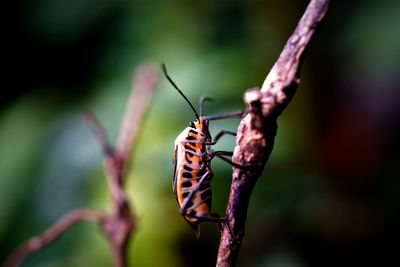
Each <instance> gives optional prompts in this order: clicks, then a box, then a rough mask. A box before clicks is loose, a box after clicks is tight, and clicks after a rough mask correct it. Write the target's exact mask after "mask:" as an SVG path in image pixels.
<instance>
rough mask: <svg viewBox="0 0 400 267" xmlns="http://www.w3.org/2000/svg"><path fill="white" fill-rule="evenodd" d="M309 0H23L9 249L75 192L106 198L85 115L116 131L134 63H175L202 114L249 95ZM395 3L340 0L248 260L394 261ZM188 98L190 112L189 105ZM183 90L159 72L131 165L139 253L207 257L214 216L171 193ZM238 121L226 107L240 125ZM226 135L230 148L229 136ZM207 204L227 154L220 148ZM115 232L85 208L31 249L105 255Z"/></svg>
mask: <svg viewBox="0 0 400 267" xmlns="http://www.w3.org/2000/svg"><path fill="white" fill-rule="evenodd" d="M307 3H308V1H303V0H297V1H294V0H290V1H289V0H284V1H277V0H271V1H257V0H253V1H218V2H216V1H178V0H176V1H161V0H157V1H151V2H150V1H128V0H118V1H116V0H30V1H27V0H25V1H24V0H16V1H8V2H6V3H4V6H3V8H2V11H3V13H4V16H2V20H3V23H2V25H3V27H2V30H3V31H2V32H3V34H2V40H3V45H4V46H3V49H1V53H2V65H3V67H2V69H3V72H2V73H3V75H2V76H3V78H2V84H3V86H2V93H1V94H0V104H1V105H0V147H1V150H0V262H1V261H3V259H4V258H5V257H6V256H7V255H9V254H10V253H11V251H12V250H13V249H14V248H15V247H16V246H17V245H18V244H19V243H21V242H22V241H23V240H26V239H27V238H28V237H30V236H32V235H34V234H38V233H40V232H41V231H43V230H44V229H46V228H47V227H48V226H49V225H51V224H52V223H53V222H54V221H55V220H57V218H59V217H60V216H62V215H63V214H65V213H66V212H68V211H70V210H72V209H74V208H79V207H89V208H98V209H101V210H106V209H107V208H108V204H107V203H108V202H107V201H108V195H107V189H106V184H105V180H104V179H105V178H104V175H103V173H102V167H101V153H100V150H99V148H98V147H97V144H96V143H95V141H94V138H93V137H92V136H91V134H90V133H89V131H88V130H87V129H86V127H85V125H84V124H83V123H82V121H81V117H80V114H81V113H82V111H84V110H91V111H93V112H94V113H95V114H96V115H97V117H98V118H99V120H100V121H101V122H102V124H103V125H104V127H105V128H106V130H107V132H108V134H109V136H110V137H111V138H114V139H115V137H116V135H117V132H118V129H119V128H118V127H119V122H120V119H121V116H122V114H123V111H124V106H125V102H126V99H127V97H128V95H129V91H130V85H131V79H132V71H133V69H134V67H135V66H137V65H138V64H140V63H143V62H146V63H153V64H156V65H159V64H160V63H161V62H165V63H166V64H167V67H168V69H169V72H170V75H171V76H172V77H173V79H174V80H175V82H176V83H177V84H178V85H179V86H180V87H181V88H182V89H183V90H184V91H185V93H186V94H187V96H188V97H189V98H190V99H191V100H192V101H193V102H195V103H196V102H197V99H198V98H199V96H200V95H207V96H210V97H213V98H214V99H215V101H214V102H210V103H207V106H206V113H207V114H218V113H223V112H227V111H232V110H237V109H240V108H243V103H242V94H243V92H244V90H245V89H246V88H250V87H253V86H261V84H262V82H263V80H264V78H265V76H266V74H267V73H268V70H269V69H270V68H271V66H272V64H273V62H274V61H275V59H276V58H277V56H278V55H279V52H280V51H281V49H282V47H283V45H284V43H285V41H286V40H287V38H288V36H289V35H290V34H291V32H292V31H293V29H294V27H295V25H296V23H297V21H298V19H299V18H300V16H301V15H302V13H303V11H304V9H305V7H306V5H307ZM399 11H400V2H398V1H396V0H382V1H379V2H376V1H372V0H367V1H351V3H350V1H347V2H346V1H335V0H333V1H332V4H331V7H330V9H329V11H328V15H327V17H326V19H325V20H324V22H323V24H322V25H320V26H319V28H318V30H317V32H316V34H315V36H314V40H313V42H312V44H311V46H310V47H309V49H308V51H307V54H306V57H305V61H304V65H303V69H302V73H301V79H302V82H301V84H300V87H299V90H298V92H297V94H296V96H295V97H294V99H293V101H292V103H291V104H290V105H289V106H288V108H287V109H286V110H285V111H284V113H283V114H282V116H281V117H280V119H279V121H278V123H279V129H278V134H277V138H276V144H275V148H274V151H273V153H272V156H271V159H270V161H269V162H268V164H267V166H266V169H265V172H264V174H263V176H262V177H261V178H260V180H259V183H258V184H257V186H256V188H255V191H254V194H253V196H252V200H251V203H250V207H249V216H248V220H247V226H246V227H247V228H246V236H245V239H244V241H243V245H242V249H241V252H240V255H239V262H238V266H268V267H270V266H285V267H286V266H367V265H368V266H369V265H374V266H385V265H388V264H389V263H390V264H391V265H396V263H397V264H398V262H399V260H398V256H397V254H396V253H397V252H398V249H397V247H398V246H396V244H397V243H398V240H399V239H398V238H399V230H398V226H399V222H400V220H399V207H398V206H399V200H400V196H399V193H400V189H399V188H400V183H399V178H400V176H399V171H398V166H399V163H400V157H399V152H398V151H399V149H400V147H399V142H398V136H399V127H398V124H399V121H400V118H399V117H400V115H399V114H400V112H399V109H400V79H399V69H400V34H399V30H398V28H399V26H400V16H399ZM183 114H184V115H183ZM193 119H194V116H193V115H192V114H191V112H190V109H189V107H188V106H187V104H186V103H185V101H183V99H181V98H180V97H179V95H177V93H176V92H175V91H174V90H172V88H171V86H170V85H169V84H168V83H167V82H166V81H165V79H163V80H162V83H161V84H160V86H159V88H158V91H157V93H156V96H155V99H154V102H153V105H152V107H151V110H150V113H149V116H148V117H147V120H146V123H145V124H144V125H143V129H142V130H143V135H142V138H141V139H140V140H139V144H138V148H137V151H136V152H135V155H134V157H133V162H132V168H131V171H130V172H129V175H128V181H127V191H128V194H129V197H130V199H131V201H132V203H133V206H134V209H135V212H136V214H137V217H138V223H139V226H138V229H137V232H136V233H135V235H134V237H133V239H132V242H131V244H130V246H129V261H130V263H131V265H134V266H212V265H213V264H214V262H215V256H216V249H217V246H218V229H217V226H216V225H213V224H207V223H205V224H202V236H201V237H200V239H199V240H197V239H196V238H195V237H194V235H193V233H192V232H191V230H190V228H189V227H188V226H187V224H186V222H185V221H184V220H183V219H182V218H181V217H180V216H179V213H178V208H177V206H176V203H175V200H174V198H173V196H172V189H171V180H172V164H171V158H172V153H173V141H174V139H175V137H176V136H177V135H178V134H179V132H180V131H181V130H183V128H184V127H186V125H187V123H188V121H190V120H193ZM236 126H237V121H235V120H233V121H231V120H230V121H218V122H213V123H212V125H211V131H212V133H214V134H215V133H216V132H218V130H219V129H222V128H224V129H230V130H233V129H235V127H236ZM233 144H234V143H233V140H231V139H230V138H226V139H223V141H222V142H221V144H220V145H219V148H222V149H226V150H231V149H232V147H233ZM213 167H214V169H215V178H214V180H213V194H214V206H213V210H214V211H215V212H219V213H220V214H223V213H224V209H225V203H226V199H227V196H228V190H229V179H230V167H229V166H226V165H225V164H224V163H221V162H220V161H218V159H216V160H215V161H214V162H213ZM110 265H111V254H110V250H109V247H108V244H107V242H106V241H105V239H104V238H103V237H102V236H101V234H100V233H99V231H98V230H97V229H96V226H94V225H93V224H91V223H87V224H82V225H79V226H77V227H75V228H74V229H72V230H71V231H69V232H68V233H67V234H66V235H65V236H63V237H62V238H61V239H60V240H58V241H57V242H56V243H54V244H53V245H51V246H50V247H48V248H46V249H44V250H42V251H40V252H39V253H36V254H34V255H32V256H31V257H29V258H28V259H27V261H26V262H25V263H24V264H23V266H110Z"/></svg>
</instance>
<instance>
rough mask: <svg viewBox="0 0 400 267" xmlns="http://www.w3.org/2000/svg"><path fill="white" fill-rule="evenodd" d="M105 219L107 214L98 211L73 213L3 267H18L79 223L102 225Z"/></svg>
mask: <svg viewBox="0 0 400 267" xmlns="http://www.w3.org/2000/svg"><path fill="white" fill-rule="evenodd" d="M105 218H106V216H105V214H103V213H101V212H99V211H97V210H88V209H80V210H76V211H72V212H70V213H68V214H67V215H65V216H64V217H62V218H61V219H59V221H58V222H56V223H55V224H54V225H53V226H51V227H50V228H49V229H47V230H46V231H44V232H43V233H42V234H40V235H38V236H34V237H32V238H30V239H29V240H28V241H26V242H25V243H23V244H22V245H20V246H19V247H18V248H17V249H16V250H15V251H14V253H13V254H11V255H10V257H9V258H8V259H7V261H6V262H4V263H3V264H4V265H3V267H12V266H18V265H19V264H20V263H22V261H23V260H24V259H25V258H26V257H27V256H28V255H29V254H31V253H33V252H35V251H38V250H40V249H42V248H44V247H45V246H47V245H49V244H51V243H52V242H54V241H55V240H56V239H58V238H59V237H61V236H62V235H63V234H64V233H66V232H67V231H68V230H69V229H70V228H72V227H73V226H74V225H75V224H77V223H80V222H84V221H94V222H97V223H99V224H101V223H102V222H103V221H104V220H105Z"/></svg>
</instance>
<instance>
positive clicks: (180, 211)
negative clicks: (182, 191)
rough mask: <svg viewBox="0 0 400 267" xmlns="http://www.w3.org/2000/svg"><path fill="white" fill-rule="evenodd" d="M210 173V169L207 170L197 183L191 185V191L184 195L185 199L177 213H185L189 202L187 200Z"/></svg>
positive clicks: (190, 198)
mask: <svg viewBox="0 0 400 267" xmlns="http://www.w3.org/2000/svg"><path fill="white" fill-rule="evenodd" d="M209 175H210V171H207V172H206V173H204V174H203V175H202V176H201V177H200V180H199V181H198V182H197V184H196V185H195V186H194V187H193V189H191V192H190V193H189V195H188V196H187V197H186V199H185V201H184V202H183V204H182V207H181V208H180V209H179V213H180V214H181V215H183V214H185V213H186V211H187V209H188V208H189V207H188V206H187V205H188V203H189V201H191V200H192V198H193V196H194V194H195V193H196V192H197V190H198V189H199V187H200V185H201V184H202V183H203V182H204V180H205V179H206V178H207V177H208V176H209Z"/></svg>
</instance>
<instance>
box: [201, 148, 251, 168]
mask: <svg viewBox="0 0 400 267" xmlns="http://www.w3.org/2000/svg"><path fill="white" fill-rule="evenodd" d="M232 155H233V152H232V151H213V150H211V151H210V152H209V153H208V157H209V160H210V161H211V160H212V159H213V158H214V157H218V158H220V159H222V160H223V161H225V162H226V163H228V164H230V165H232V166H233V167H235V168H238V169H244V167H243V166H242V165H239V164H237V163H234V162H232V160H230V159H227V158H225V157H224V156H232Z"/></svg>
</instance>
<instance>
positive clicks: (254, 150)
mask: <svg viewBox="0 0 400 267" xmlns="http://www.w3.org/2000/svg"><path fill="white" fill-rule="evenodd" d="M328 4H329V0H311V1H310V3H309V5H308V7H307V9H306V11H305V13H304V15H303V17H302V18H301V19H300V21H299V23H298V25H297V27H296V29H295V30H294V32H293V34H292V35H291V36H290V38H289V40H288V41H287V43H286V45H285V47H284V48H283V50H282V52H281V54H280V56H279V58H278V59H277V61H276V62H275V64H274V66H273V67H272V69H271V71H270V73H269V74H268V76H267V77H266V79H265V81H264V84H263V86H262V88H261V90H258V88H252V89H249V90H247V92H246V93H245V96H244V99H245V102H246V104H247V105H248V107H249V110H250V112H249V114H248V115H247V116H246V117H245V118H244V119H243V120H242V121H241V122H240V125H239V127H238V132H237V137H236V146H235V150H234V154H233V158H232V159H233V162H235V163H236V164H238V165H240V166H243V168H241V169H238V168H234V170H233V175H232V184H231V189H230V195H229V201H228V206H227V210H226V216H227V223H226V225H227V227H224V229H223V231H222V234H221V240H220V245H219V250H218V257H217V264H216V266H218V267H227V266H235V264H236V260H237V256H238V253H239V249H240V245H241V242H242V239H243V236H244V228H245V221H246V217H247V207H248V204H249V201H250V196H251V193H252V191H253V188H254V185H255V184H256V182H257V180H258V178H259V177H260V175H261V172H262V170H263V168H264V166H265V164H266V162H267V160H268V158H269V155H270V154H271V151H272V147H273V144H274V139H275V135H276V131H277V124H276V120H277V118H278V116H279V115H280V114H281V112H282V111H283V109H284V108H285V107H286V106H287V104H288V103H289V102H290V100H291V99H292V97H293V96H294V94H295V92H296V89H297V86H298V84H299V82H300V80H299V72H300V66H301V59H302V57H303V55H304V50H305V48H306V47H307V45H308V44H309V42H310V40H311V37H312V35H313V33H314V31H315V28H316V26H317V25H318V23H319V22H320V21H321V20H322V19H323V17H324V15H325V13H326V11H327V8H328Z"/></svg>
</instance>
